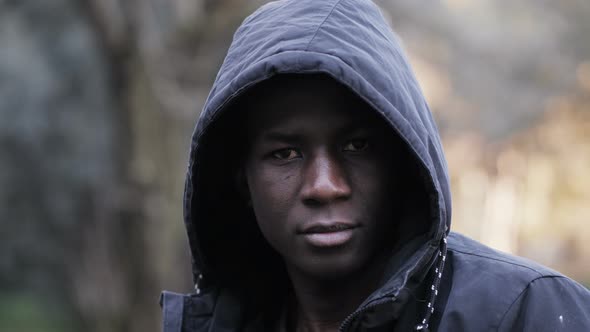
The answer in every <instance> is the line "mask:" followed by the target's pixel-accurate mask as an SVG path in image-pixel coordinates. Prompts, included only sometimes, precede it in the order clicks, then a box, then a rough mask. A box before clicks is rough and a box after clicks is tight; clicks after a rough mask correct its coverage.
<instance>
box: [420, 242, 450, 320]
mask: <svg viewBox="0 0 590 332" xmlns="http://www.w3.org/2000/svg"><path fill="white" fill-rule="evenodd" d="M438 256H439V257H438V266H437V267H436V269H435V270H434V273H435V276H434V281H433V282H432V285H431V286H430V299H429V300H428V304H427V310H426V314H425V315H424V318H423V319H422V322H420V324H418V325H416V327H415V328H414V330H416V331H424V332H428V331H429V330H428V324H429V323H430V317H432V314H433V313H434V302H435V301H436V296H437V295H438V290H439V287H440V282H441V280H442V273H443V270H444V268H445V261H446V260H447V238H446V236H445V237H443V239H442V243H441V245H440V250H439V252H438Z"/></svg>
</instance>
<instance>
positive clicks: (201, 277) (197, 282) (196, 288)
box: [195, 273, 203, 295]
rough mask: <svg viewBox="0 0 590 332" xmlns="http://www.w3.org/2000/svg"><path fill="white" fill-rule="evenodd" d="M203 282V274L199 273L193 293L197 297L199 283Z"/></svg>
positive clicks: (199, 288) (199, 290)
mask: <svg viewBox="0 0 590 332" xmlns="http://www.w3.org/2000/svg"><path fill="white" fill-rule="evenodd" d="M202 280H203V274H202V273H199V276H198V277H197V280H196V281H195V293H196V294H197V295H199V294H201V287H200V285H201V281H202Z"/></svg>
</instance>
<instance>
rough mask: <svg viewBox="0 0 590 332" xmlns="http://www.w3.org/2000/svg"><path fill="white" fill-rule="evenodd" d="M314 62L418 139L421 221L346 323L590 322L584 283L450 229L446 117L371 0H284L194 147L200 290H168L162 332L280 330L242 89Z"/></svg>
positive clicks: (572, 325) (407, 139)
mask: <svg viewBox="0 0 590 332" xmlns="http://www.w3.org/2000/svg"><path fill="white" fill-rule="evenodd" d="M310 73H316V74H317V73H322V74H325V75H328V76H330V77H332V78H333V79H335V80H337V81H338V82H340V83H341V84H343V85H345V86H347V87H348V88H350V90H351V91H353V92H354V93H356V94H357V95H358V96H360V97H361V98H362V99H363V100H364V101H365V102H366V103H368V104H369V105H370V106H371V107H372V108H373V109H374V110H375V111H377V112H380V113H381V114H382V115H383V117H384V119H386V121H387V122H388V123H389V125H391V130H393V131H394V132H395V133H396V134H397V135H399V137H400V139H401V140H402V141H403V142H404V143H405V144H406V145H407V150H408V151H409V158H411V159H412V161H413V165H414V168H415V179H416V185H415V188H416V190H415V191H414V192H412V193H410V194H409V199H407V201H406V203H405V204H406V206H407V207H408V209H407V211H409V213H406V214H405V215H403V216H400V218H402V219H404V220H406V224H407V225H416V224H418V225H424V227H423V228H420V227H418V229H422V231H421V232H419V233H417V234H413V236H411V237H410V238H408V239H406V240H407V241H406V244H405V246H404V247H403V248H402V249H399V250H397V251H396V253H394V254H392V256H391V261H390V264H389V268H388V272H387V274H386V275H385V276H384V278H383V282H382V285H381V287H380V288H379V289H378V290H377V291H375V292H374V293H373V294H372V295H370V296H369V297H368V298H367V299H366V301H365V302H364V303H363V304H362V305H361V306H360V307H359V308H358V309H357V310H356V311H355V312H354V313H352V314H351V316H350V317H348V318H347V319H346V320H345V321H344V322H343V324H342V330H344V331H394V330H395V331H409V330H413V329H418V330H428V329H429V330H439V331H521V330H522V331H529V330H530V331H590V292H588V290H586V289H585V288H584V287H582V286H581V285H579V284H577V283H575V282H574V281H572V280H570V279H568V278H566V277H564V276H563V275H561V274H559V273H557V272H555V271H552V270H550V269H548V268H545V267H542V266H540V265H538V264H535V263H533V262H530V261H527V260H525V259H522V258H518V257H514V256H510V255H508V254H505V253H501V252H498V251H495V250H493V249H490V248H487V247H485V246H483V245H481V244H479V243H477V242H475V241H473V240H470V239H468V238H466V237H464V236H462V235H459V234H455V233H450V231H449V228H450V224H451V195H450V190H449V176H448V172H447V165H446V161H445V158H444V155H443V150H442V145H441V141H440V138H439V134H438V130H437V128H436V124H435V122H434V120H433V117H432V115H431V113H430V111H429V109H428V105H427V104H426V102H425V99H424V96H423V95H422V92H421V91H420V88H419V86H418V83H417V81H416V79H415V77H414V75H413V73H412V70H411V68H410V66H409V64H408V61H407V59H406V57H405V55H404V52H403V50H402V48H401V46H400V44H399V41H398V39H397V37H396V36H395V35H394V33H393V32H392V31H391V29H390V27H389V26H388V25H387V23H386V22H385V20H384V18H383V16H382V15H381V13H380V11H379V10H378V9H377V7H376V6H375V5H374V4H373V3H372V2H371V1H368V0H329V1H328V0H326V1H318V0H292V1H275V2H271V3H269V4H267V5H265V6H263V7H262V8H260V9H259V10H257V11H256V12H255V13H253V14H252V15H251V16H249V17H248V18H247V19H246V20H245V21H244V22H243V24H242V25H241V27H240V28H239V29H238V31H237V32H236V34H235V36H234V40H233V42H232V45H231V47H230V49H229V51H228V54H227V57H226V59H225V61H224V63H223V65H222V67H221V69H220V71H219V74H218V76H217V78H216V80H215V83H214V85H213V88H212V89H211V92H210V95H209V97H208V99H207V102H206V104H205V107H204V109H203V111H202V113H201V116H200V118H199V121H198V123H197V126H196V129H195V132H194V136H193V140H192V147H191V152H190V162H189V167H188V175H187V181H186V188H185V197H184V207H185V210H184V214H185V223H186V228H187V232H188V238H189V243H190V246H191V251H192V257H193V273H194V278H195V283H196V290H195V293H193V294H188V295H179V294H174V293H169V292H164V293H163V295H162V304H163V310H164V331H166V332H172V331H175V332H176V331H242V330H245V331H263V330H269V329H272V326H273V325H272V322H270V321H271V320H272V317H273V315H275V317H276V315H277V314H278V312H279V309H277V308H280V307H281V306H282V303H281V301H282V300H281V299H282V297H281V296H282V295H283V292H284V289H285V288H286V287H288V286H287V283H286V280H285V275H284V271H282V270H281V263H280V259H279V258H278V257H276V254H274V253H273V252H272V250H270V248H269V247H268V245H267V244H266V242H265V241H264V239H263V238H262V236H261V234H260V233H259V231H258V230H257V227H256V222H255V220H254V219H253V218H254V217H253V216H252V213H251V212H249V210H248V209H247V208H246V207H245V206H244V204H243V203H242V202H241V200H240V197H239V193H237V192H236V190H235V189H233V188H235V187H236V186H235V178H234V176H233V174H234V173H235V167H236V166H235V165H236V164H238V163H239V161H240V155H239V153H238V152H239V151H240V146H241V145H240V144H241V142H242V139H240V134H239V133H240V125H241V122H240V120H239V119H240V114H239V111H240V110H239V102H236V100H239V96H240V95H241V94H242V93H243V92H244V91H247V90H248V89H249V88H250V87H252V86H253V85H255V84H257V83H259V82H261V81H263V80H266V79H268V78H270V77H272V76H274V75H279V74H310ZM236 151H238V152H236ZM413 229H416V228H415V227H414V228H413ZM273 310H274V311H273ZM262 313H264V314H262ZM269 313H271V314H269Z"/></svg>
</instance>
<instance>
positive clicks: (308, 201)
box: [303, 198, 322, 207]
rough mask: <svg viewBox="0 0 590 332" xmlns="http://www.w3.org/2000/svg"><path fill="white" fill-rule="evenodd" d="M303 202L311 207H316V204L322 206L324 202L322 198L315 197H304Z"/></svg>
mask: <svg viewBox="0 0 590 332" xmlns="http://www.w3.org/2000/svg"><path fill="white" fill-rule="evenodd" d="M303 204H305V205H307V206H309V207H316V206H321V205H322V202H321V201H320V200H317V199H315V198H304V199H303Z"/></svg>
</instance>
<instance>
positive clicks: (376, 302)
mask: <svg viewBox="0 0 590 332" xmlns="http://www.w3.org/2000/svg"><path fill="white" fill-rule="evenodd" d="M395 300H396V298H395V296H387V297H382V298H379V299H375V300H373V301H372V302H371V303H370V304H367V305H365V306H364V307H362V308H359V309H357V310H356V311H354V312H353V313H351V314H350V315H348V317H346V319H344V321H343V322H342V324H340V328H339V329H338V331H339V332H344V331H346V330H347V329H348V325H350V323H351V322H352V321H353V320H354V319H355V318H357V317H358V316H360V315H361V314H362V313H364V312H366V311H369V310H370V309H373V308H375V307H377V306H379V305H382V304H384V303H387V302H395Z"/></svg>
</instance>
